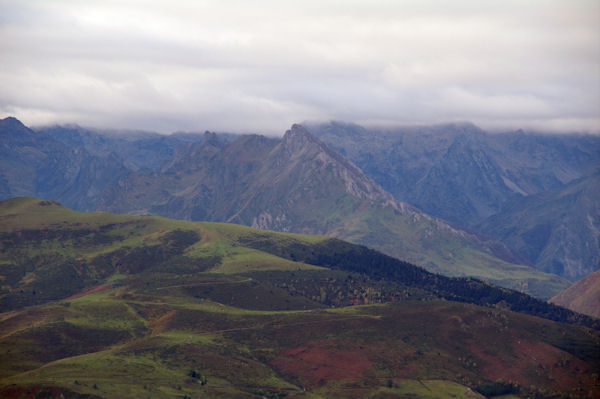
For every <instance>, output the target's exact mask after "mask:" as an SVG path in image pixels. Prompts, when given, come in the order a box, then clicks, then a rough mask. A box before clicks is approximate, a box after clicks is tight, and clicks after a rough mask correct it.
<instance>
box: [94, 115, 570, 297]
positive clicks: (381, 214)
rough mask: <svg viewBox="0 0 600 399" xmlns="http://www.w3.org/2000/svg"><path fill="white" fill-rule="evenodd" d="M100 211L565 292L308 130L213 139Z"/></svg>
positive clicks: (135, 177) (110, 194) (121, 188)
mask: <svg viewBox="0 0 600 399" xmlns="http://www.w3.org/2000/svg"><path fill="white" fill-rule="evenodd" d="M100 209H103V210H107V211H111V212H119V213H133V214H155V215H161V216H166V217H174V218H179V219H187V220H212V221H225V222H232V223H239V224H245V225H248V226H253V227H259V228H262V229H273V230H277V231H291V232H297V233H306V234H325V235H329V236H333V237H338V238H342V239H347V240H350V241H352V242H356V243H361V244H365V245H369V246H371V247H373V248H376V249H379V250H381V251H383V252H385V253H387V254H390V255H392V256H396V257H399V258H402V259H405V260H408V261H412V262H414V263H416V264H420V265H423V266H425V267H426V268H428V269H429V270H431V271H435V272H441V273H443V274H448V275H474V276H478V277H480V278H486V279H490V280H491V281H494V282H497V283H499V284H501V285H506V286H509V287H512V288H518V289H521V290H525V291H528V292H535V293H537V294H538V295H540V293H541V292H543V291H544V290H545V288H542V287H543V286H544V285H546V286H547V287H554V288H551V290H554V289H558V288H559V287H563V286H565V284H566V283H565V281H563V280H560V279H556V278H554V277H552V276H550V275H541V274H536V272H533V269H530V268H528V267H526V266H522V265H518V263H519V259H518V257H517V255H515V254H514V253H512V252H511V251H510V250H508V249H507V248H506V247H505V246H503V245H502V244H499V243H498V242H496V241H492V240H489V239H484V238H481V237H480V236H477V235H475V234H472V233H467V232H465V231H462V230H459V229H456V228H454V227H453V226H451V225H450V224H448V223H446V222H444V221H442V220H440V219H436V218H433V217H431V216H428V215H426V214H424V213H422V212H420V211H419V210H417V209H416V208H414V207H412V206H409V205H407V204H405V203H402V202H399V201H396V200H395V199H394V198H393V197H392V195H391V194H389V193H388V192H386V191H385V190H383V189H382V188H381V187H380V186H379V185H377V184H376V183H375V182H373V181H372V180H371V179H369V178H367V177H366V176H365V175H364V174H363V173H362V172H361V171H360V169H358V168H357V167H356V166H354V165H353V164H352V163H350V162H349V161H348V160H346V159H345V158H344V157H342V156H341V155H340V154H338V153H336V152H335V151H333V150H331V149H330V148H329V147H328V146H326V145H325V144H324V143H323V142H321V141H320V140H319V139H317V138H316V137H314V136H313V135H311V134H310V133H309V132H308V131H307V130H306V129H304V128H303V127H302V126H300V125H294V126H292V128H291V129H290V130H289V131H287V132H286V134H285V135H284V137H283V139H282V140H277V139H269V138H266V137H262V136H255V135H250V136H242V137H240V138H238V139H237V140H235V141H233V142H231V143H226V142H223V141H219V140H218V138H217V136H215V135H209V137H207V138H206V139H205V140H203V141H202V142H201V143H192V144H189V145H187V146H186V147H181V148H180V149H179V150H178V151H177V153H176V155H175V156H174V157H173V159H172V160H171V161H170V162H169V163H167V164H165V165H164V167H163V168H162V169H161V171H160V172H157V173H153V174H148V175H140V174H137V173H132V174H130V175H128V176H127V177H126V178H124V179H121V180H120V181H119V183H118V184H117V185H115V186H113V187H112V188H111V189H110V190H108V191H107V192H106V196H105V198H104V199H103V201H102V203H101V204H100ZM498 256H500V257H502V258H504V260H500V259H498ZM531 273H533V274H531ZM543 280H545V281H544V282H543V283H542V281H543ZM542 296H543V294H542Z"/></svg>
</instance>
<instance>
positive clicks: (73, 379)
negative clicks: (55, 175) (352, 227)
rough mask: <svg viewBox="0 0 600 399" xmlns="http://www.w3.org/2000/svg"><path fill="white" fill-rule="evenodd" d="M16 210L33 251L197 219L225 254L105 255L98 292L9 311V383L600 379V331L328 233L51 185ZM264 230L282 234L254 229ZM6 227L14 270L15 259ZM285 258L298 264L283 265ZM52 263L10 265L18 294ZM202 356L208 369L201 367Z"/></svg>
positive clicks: (334, 388) (449, 389)
mask: <svg viewBox="0 0 600 399" xmlns="http://www.w3.org/2000/svg"><path fill="white" fill-rule="evenodd" d="M0 218H1V219H0V220H1V223H0V230H1V231H0V233H2V234H12V233H15V231H16V230H18V231H17V232H16V234H17V235H19V234H20V235H21V236H22V238H23V237H27V236H28V235H30V236H31V237H30V238H31V239H30V240H24V241H23V242H25V243H27V245H25V246H24V247H22V248H20V249H19V250H21V251H23V252H26V253H27V254H28V256H29V257H35V256H40V255H44V254H45V255H47V254H49V253H56V252H61V253H63V255H64V257H73V258H75V259H77V258H84V259H87V260H88V261H90V262H91V260H93V259H97V258H98V257H99V256H101V255H102V254H106V253H115V251H119V249H123V248H125V247H133V246H136V245H137V246H146V247H151V246H152V245H155V244H160V245H162V246H163V247H168V248H171V250H175V249H176V248H177V245H176V244H177V242H175V244H172V243H171V241H176V240H175V238H173V237H174V236H172V235H170V234H171V233H172V232H173V230H174V229H175V230H176V229H181V230H182V231H183V230H185V231H187V230H190V231H194V232H196V233H197V236H196V238H197V242H195V243H193V244H192V245H189V246H187V247H186V248H185V249H184V252H185V256H186V257H189V258H190V259H196V260H197V261H198V262H201V261H202V259H205V258H213V257H215V258H218V259H219V262H218V263H216V264H214V265H212V264H211V266H210V267H211V268H212V269H211V268H209V269H206V270H204V269H202V270H200V269H199V270H195V269H193V267H192V266H194V265H192V266H189V265H188V264H185V263H184V264H182V265H179V264H177V263H176V262H175V261H173V262H175V263H173V264H171V263H169V262H162V263H160V262H159V266H160V267H158V268H156V267H154V268H149V269H142V271H140V272H137V273H129V272H127V269H126V266H127V265H125V266H123V265H121V266H118V267H124V268H125V269H123V270H120V269H118V267H117V268H116V269H115V270H111V273H108V274H104V275H103V274H102V271H101V270H97V275H95V276H91V277H90V278H89V280H87V283H88V285H85V284H84V285H83V286H82V288H81V290H82V291H84V292H83V293H80V294H78V295H74V296H73V297H71V298H68V299H62V300H59V301H53V302H49V303H46V304H43V305H39V306H34V307H28V308H25V309H22V310H13V311H10V312H5V313H2V314H0V396H3V397H33V396H35V395H34V394H32V393H31V392H37V393H40V392H42V391H44V390H45V391H47V392H54V393H55V394H56V395H55V397H59V396H60V394H63V395H64V396H65V397H69V395H75V394H77V393H78V394H89V395H96V396H99V397H107V398H108V397H111V398H113V397H114V398H129V397H152V398H184V397H185V395H187V396H189V397H193V398H201V397H207V398H213V397H236V398H238V397H241V398H243V397H248V398H252V397H260V396H268V397H277V396H280V397H281V395H284V394H286V395H287V396H288V397H304V398H328V397H349V398H351V397H361V398H362V397H369V396H377V397H390V398H393V397H402V395H407V394H414V395H417V397H443V395H446V396H447V397H452V396H451V395H455V396H454V397H477V396H476V394H474V393H473V392H472V391H470V390H469V388H468V387H475V386H477V385H479V384H482V383H487V382H492V381H495V380H497V379H499V378H503V379H505V380H514V381H518V382H519V383H520V384H521V385H522V387H523V388H522V393H523V394H527V393H531V392H542V391H543V390H546V391H547V392H561V393H562V394H566V393H574V394H578V393H583V394H587V393H588V392H592V391H593V390H594V389H597V384H598V381H597V374H594V372H596V371H597V370H595V368H597V367H596V366H595V365H596V364H597V360H598V355H597V348H598V343H599V341H598V338H599V336H598V333H597V332H593V331H591V330H587V329H585V328H581V327H575V326H568V325H563V324H559V323H554V322H551V321H547V320H542V319H538V318H535V317H531V316H526V315H520V314H516V313H512V312H509V311H504V310H501V309H489V308H481V307H477V306H474V305H469V304H459V303H454V302H449V301H440V300H433V296H432V295H431V294H430V293H427V292H422V291H419V290H414V289H411V288H408V287H404V288H403V287H402V286H401V285H393V284H392V285H391V286H390V287H386V286H385V284H388V283H386V282H385V281H376V280H369V279H368V278H366V277H365V276H361V275H354V274H352V273H350V272H348V271H329V270H326V269H323V268H319V267H316V266H312V265H311V264H310V263H311V262H307V263H303V262H300V261H296V260H294V259H292V258H294V257H296V256H297V257H298V259H300V258H302V255H303V253H302V251H301V250H305V251H309V252H308V253H307V254H308V255H310V254H311V253H310V251H311V248H313V247H311V245H327V240H326V239H324V238H322V237H312V236H300V235H292V234H280V233H270V232H265V231H260V232H257V231H256V230H253V229H250V228H247V227H242V226H235V225H225V224H216V223H191V222H183V221H172V220H168V219H163V218H158V217H148V218H135V217H132V216H123V215H111V214H101V213H94V214H82V213H77V212H72V211H69V210H67V209H65V208H62V207H59V206H57V205H55V204H52V203H46V202H44V203H43V206H42V204H40V201H39V200H36V199H20V200H11V201H6V202H3V203H0ZM103 226H109V227H103ZM31 231H35V234H34V233H31ZM40 231H41V232H42V236H41V237H40V235H39V234H40V233H39V232H40ZM74 231H79V232H81V231H83V232H84V234H80V233H77V232H74ZM57 235H58V236H57ZM3 237H5V239H6V236H3ZM10 237H13V236H10ZM57 237H58V238H57ZM13 238H14V237H13ZM184 239H185V237H184ZM251 240H259V241H260V242H263V243H267V244H268V245H269V246H270V247H272V248H278V250H277V251H274V250H270V251H264V250H261V249H260V248H259V247H258V246H256V245H255V246H254V247H251V246H249V245H246V244H244V243H247V242H249V241H251ZM16 242H19V243H21V241H16ZM6 243H7V241H3V248H2V253H1V254H2V255H1V256H2V258H1V259H2V262H3V264H2V267H3V269H0V270H3V271H4V268H5V267H6V265H8V264H9V263H10V262H12V261H14V259H15V258H14V257H13V258H11V257H10V256H8V255H11V254H13V255H14V248H9V247H7V245H6ZM303 246H304V247H303ZM173 248H175V249H173ZM286 248H292V249H293V251H294V252H295V253H297V255H296V256H295V255H293V254H290V253H283V252H285V249H286ZM324 248H328V247H327V246H325V247H324ZM332 249H333V250H337V249H336V248H334V247H332ZM11 251H12V252H11ZM282 251H283V252H282ZM280 252H282V256H278V255H277V254H278V253H280ZM158 254H159V255H160V253H158ZM307 254H306V253H304V255H307ZM283 255H285V256H283ZM178 256H179V255H177V254H176V253H175V256H174V257H173V259H179V258H178ZM124 259H129V260H130V261H132V262H135V258H132V257H129V258H127V257H125V258H124ZM307 259H310V256H308V257H307ZM90 264H92V265H93V262H92V263H90ZM246 265H248V268H247V267H246ZM36 267H37V266H36ZM190 267H192V268H191V269H190ZM276 267H279V268H280V269H282V270H284V271H282V272H277V273H276V272H274V271H269V270H271V269H273V268H276ZM186 268H187V269H186ZM43 269H44V267H38V268H36V269H34V271H33V272H29V273H28V274H26V275H25V276H23V278H22V279H21V280H19V281H17V284H14V286H10V287H8V286H7V285H8V278H5V279H4V281H3V283H4V285H3V286H2V290H3V295H10V294H12V293H11V292H10V290H11V289H13V290H14V289H15V288H19V287H24V288H25V291H27V287H28V286H29V285H31V284H35V281H36V278H41V276H40V275H36V273H38V270H43ZM180 269H181V270H184V271H186V273H183V274H182V273H179V272H177V271H178V270H180ZM248 269H252V271H253V273H251V274H248V273H246V272H247V271H248ZM257 270H263V271H262V272H260V271H259V272H257ZM285 270H287V271H285ZM79 271H80V272H84V271H83V270H79ZM239 271H241V272H244V274H236V272H239ZM282 273H283V274H282ZM342 285H344V286H345V287H346V288H345V289H344V290H341V291H340V289H339V287H340V286H342ZM94 287H95V289H96V292H93V293H89V294H87V295H86V294H85V292H86V290H89V289H90V288H94ZM92 291H93V290H92ZM87 292H90V291H87ZM386 292H387V294H386ZM342 293H344V295H346V297H344V296H343V295H342ZM398 293H400V296H398ZM26 294H27V292H26ZM41 294H43V293H38V294H37V295H41ZM340 295H341V297H340ZM385 295H388V296H389V295H395V296H394V298H395V299H396V300H401V302H399V303H396V304H380V305H373V306H366V307H365V306H354V307H341V308H331V307H330V306H331V305H332V304H334V305H335V304H341V305H343V304H345V303H366V302H382V301H385V300H386V298H388V297H387V296H385ZM64 297H65V296H62V297H59V298H56V299H60V298H64ZM407 320H410V323H407ZM489 343H494V344H493V345H490V344H489ZM9 359H10V360H9ZM532 359H533V360H532ZM190 369H193V370H195V371H196V372H197V373H199V374H201V375H202V376H203V377H205V378H206V379H207V380H208V384H207V385H201V384H199V379H198V378H194V377H191V376H189V375H188V374H189V371H190ZM13 384H16V385H13ZM594 384H596V385H594ZM532 386H533V387H532ZM594 386H596V388H594ZM578 387H582V389H583V391H581V392H580V391H576V388H578ZM28 390H29V392H30V393H29V394H28V393H27V392H28ZM596 394H597V392H596ZM19 395H21V396H19Z"/></svg>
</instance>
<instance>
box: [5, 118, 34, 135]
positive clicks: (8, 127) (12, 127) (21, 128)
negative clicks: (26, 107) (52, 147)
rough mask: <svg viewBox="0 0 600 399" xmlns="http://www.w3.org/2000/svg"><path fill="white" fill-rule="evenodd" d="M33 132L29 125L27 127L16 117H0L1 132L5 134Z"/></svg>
mask: <svg viewBox="0 0 600 399" xmlns="http://www.w3.org/2000/svg"><path fill="white" fill-rule="evenodd" d="M24 132H26V133H31V130H29V128H28V127H26V126H25V125H24V124H23V123H21V121H20V120H18V119H17V118H15V117H12V116H9V117H7V118H4V119H0V133H4V134H11V135H14V134H23V133H24Z"/></svg>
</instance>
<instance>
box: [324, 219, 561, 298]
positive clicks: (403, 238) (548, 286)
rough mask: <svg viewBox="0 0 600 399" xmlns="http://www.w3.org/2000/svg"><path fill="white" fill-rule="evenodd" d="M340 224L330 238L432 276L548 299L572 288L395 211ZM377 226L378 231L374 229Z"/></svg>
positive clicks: (559, 278)
mask: <svg viewBox="0 0 600 399" xmlns="http://www.w3.org/2000/svg"><path fill="white" fill-rule="evenodd" d="M340 220H341V221H343V222H341V223H340ZM338 223H340V224H341V225H342V226H343V227H339V228H338V229H337V231H335V232H333V234H331V235H334V236H337V237H339V238H341V239H344V240H347V241H350V242H356V243H361V244H364V245H367V246H369V247H372V248H375V249H377V250H379V251H382V252H384V253H386V254H388V255H390V256H394V257H397V258H400V259H403V260H406V261H407V262H411V263H414V264H417V265H420V266H423V267H425V268H426V269H427V270H429V271H431V272H434V273H441V274H444V275H447V276H471V277H475V278H478V279H482V280H487V281H490V282H492V283H494V284H498V285H500V286H503V287H507V288H511V289H516V290H519V291H522V292H526V293H528V294H530V295H533V296H536V297H539V298H544V299H547V298H549V297H550V296H552V295H554V294H555V293H558V292H560V291H562V290H564V289H565V288H566V287H568V286H569V282H568V281H567V280H566V279H564V278H562V277H559V276H556V275H554V274H549V273H544V272H540V271H538V270H536V269H534V268H532V267H529V266H524V265H518V264H515V263H509V262H506V261H503V260H501V259H500V258H497V257H494V256H492V255H491V254H489V253H486V252H484V251H482V250H480V249H478V248H475V247H474V246H473V245H472V243H471V242H470V241H469V240H467V239H464V238H462V237H461V236H459V235H453V234H445V235H440V234H432V232H433V231H437V230H438V226H437V225H436V223H435V222H434V221H432V220H429V219H424V218H422V219H414V218H413V219H410V218H407V217H399V216H398V215H396V214H395V212H394V211H393V209H391V208H383V209H381V208H373V209H369V210H367V211H366V212H348V214H347V215H346V217H344V218H340V219H339V220H338ZM373 223H376V224H377V225H378V228H377V229H373V228H371V227H372V226H371V225H372V224H373Z"/></svg>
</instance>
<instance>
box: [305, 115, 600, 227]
mask: <svg viewBox="0 0 600 399" xmlns="http://www.w3.org/2000/svg"><path fill="white" fill-rule="evenodd" d="M307 128H308V129H309V131H311V132H312V133H314V134H315V135H316V136H317V137H319V138H320V139H322V140H323V141H324V142H325V143H326V144H327V145H330V146H331V147H332V148H334V149H335V150H337V151H339V152H340V153H342V154H343V155H344V156H346V157H347V158H348V159H349V160H351V161H352V162H353V163H355V164H356V165H357V166H358V167H359V168H360V169H361V170H362V171H363V172H364V173H365V174H366V175H367V176H369V177H371V178H372V179H373V180H375V181H376V182H377V183H378V184H380V185H381V186H382V187H383V188H384V189H386V190H387V191H389V192H390V193H391V194H392V195H394V197H395V198H397V199H398V200H401V201H405V202H408V203H410V204H413V205H415V206H416V207H418V208H419V209H421V210H423V211H424V212H426V213H428V214H431V215H433V216H437V217H441V218H442V219H445V220H449V221H451V222H454V223H457V224H460V225H463V226H465V225H467V226H475V225H476V224H477V223H478V222H481V221H482V220H483V219H485V218H487V217H489V216H491V215H492V214H495V213H497V212H499V211H500V210H501V209H503V207H505V206H507V205H508V204H510V203H511V202H512V201H514V200H516V199H518V198H520V197H523V196H527V195H532V194H537V193H540V192H543V191H548V190H552V189H556V188H560V187H562V186H563V185H565V184H567V183H569V182H570V181H572V180H575V179H578V178H581V177H583V176H586V175H589V174H590V173H592V172H593V170H594V168H596V167H597V165H599V164H600V155H599V154H600V138H598V137H597V136H590V135H549V134H546V135H544V134H533V133H525V132H523V131H517V132H513V133H501V134H500V133H498V134H490V133H486V132H485V131H483V130H481V129H479V128H478V127H476V126H474V125H472V124H468V123H463V124H445V125H436V126H418V127H405V128H389V129H385V128H365V127H362V126H359V125H355V124H347V123H342V122H329V123H323V124H310V125H308V126H307ZM440 199H446V201H440Z"/></svg>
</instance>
